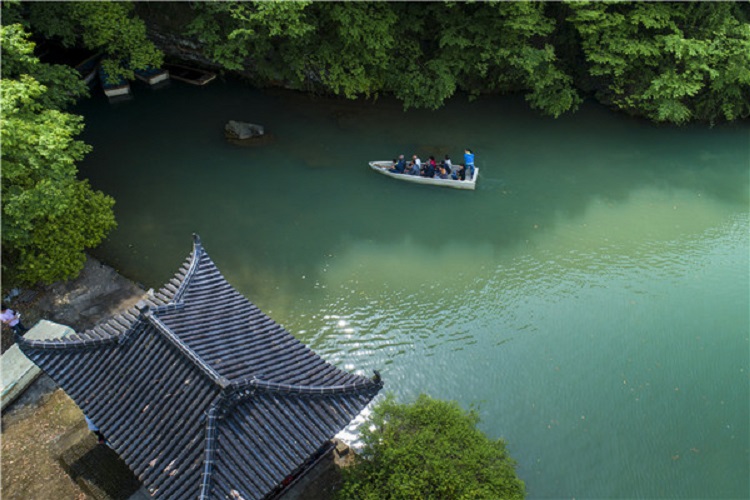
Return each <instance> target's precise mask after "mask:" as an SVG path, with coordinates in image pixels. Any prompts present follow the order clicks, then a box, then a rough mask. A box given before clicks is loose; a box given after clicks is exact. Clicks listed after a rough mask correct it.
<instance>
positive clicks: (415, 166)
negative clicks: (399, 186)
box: [409, 155, 422, 175]
mask: <svg viewBox="0 0 750 500" xmlns="http://www.w3.org/2000/svg"><path fill="white" fill-rule="evenodd" d="M421 170H422V160H420V159H419V156H417V155H414V156H412V157H411V163H409V174H411V175H419V174H420V172H421Z"/></svg>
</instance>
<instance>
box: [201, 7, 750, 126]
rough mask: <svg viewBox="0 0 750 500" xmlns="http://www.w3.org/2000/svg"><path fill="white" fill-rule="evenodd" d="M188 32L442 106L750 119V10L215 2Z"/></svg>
mask: <svg viewBox="0 0 750 500" xmlns="http://www.w3.org/2000/svg"><path fill="white" fill-rule="evenodd" d="M191 8H192V13H191V14H192V22H191V24H190V27H189V30H188V34H190V35H193V36H195V37H196V38H197V39H198V40H199V41H200V42H201V43H203V44H205V47H206V54H207V55H208V56H209V58H210V59H211V60H212V61H214V62H216V63H218V64H220V65H222V66H224V67H225V68H227V69H232V70H238V69H244V70H249V71H251V72H254V73H255V74H256V75H257V76H258V78H259V80H260V81H261V82H266V83H268V82H284V84H285V85H287V86H290V87H293V88H299V89H302V90H311V89H317V90H321V91H325V92H331V93H334V94H338V95H342V96H345V97H349V98H355V97H359V96H365V97H372V96H377V95H379V94H382V93H392V94H393V95H395V96H396V97H397V98H398V99H400V100H401V101H402V102H403V104H404V107H406V108H410V107H424V108H432V109H435V108H438V107H440V106H442V105H443V103H444V102H445V100H446V99H448V98H450V97H451V96H452V95H454V94H455V93H456V92H457V91H461V92H465V93H468V94H469V95H478V94H480V93H486V92H498V93H508V92H521V93H523V94H524V95H525V97H526V99H527V101H528V102H529V104H530V105H531V106H532V107H534V108H535V109H537V110H539V111H540V112H542V113H545V114H549V115H552V116H559V115H560V114H562V113H565V112H569V111H574V110H575V109H576V108H577V106H578V105H579V104H580V102H581V101H582V99H583V98H585V97H588V96H592V97H594V98H595V99H598V100H599V101H601V102H604V103H606V104H608V105H610V106H613V107H615V108H616V109H619V110H622V111H625V112H627V113H630V114H635V115H642V116H645V117H648V118H649V119H651V120H654V121H658V122H670V123H677V124H680V123H685V122H687V121H691V120H701V121H710V122H714V121H718V120H736V119H741V118H747V117H748V116H750V97H749V96H750V7H749V4H748V3H747V2H718V3H717V2H620V1H611V2H581V1H567V2H335V3H329V2H296V3H288V2H212V3H199V4H196V5H194V6H193V7H191Z"/></svg>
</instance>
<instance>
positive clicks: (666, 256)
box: [81, 82, 750, 498]
mask: <svg viewBox="0 0 750 500" xmlns="http://www.w3.org/2000/svg"><path fill="white" fill-rule="evenodd" d="M135 90H136V91H137V90H138V89H135ZM186 102H189V103H190V106H186V105H185V103H186ZM81 111H82V112H83V113H84V114H85V115H86V117H87V124H88V125H87V132H86V136H85V139H86V140H87V141H88V142H90V143H91V144H93V145H94V148H95V151H94V154H92V155H91V157H90V158H89V159H88V160H87V161H86V164H85V165H84V168H83V173H84V175H86V176H88V177H90V178H91V179H92V183H93V184H94V185H95V186H96V187H97V188H99V189H103V190H105V191H107V192H109V193H111V194H113V195H114V196H115V197H116V199H117V207H116V210H117V216H118V220H119V223H120V227H119V229H118V230H117V232H115V233H114V234H113V235H112V237H111V238H110V240H109V241H108V242H107V244H106V245H104V247H103V248H102V249H101V250H100V251H99V252H98V255H99V256H101V257H103V258H104V259H105V260H107V261H108V262H112V263H114V264H115V265H116V266H117V267H118V268H119V269H120V270H122V271H123V272H124V273H126V274H127V275H129V276H131V277H133V278H135V279H137V280H138V281H141V282H143V283H145V284H147V285H149V286H160V285H161V284H163V283H164V282H166V281H167V280H168V279H169V277H170V276H171V273H173V272H174V270H175V269H176V268H177V267H178V265H179V263H181V262H182V260H183V259H184V257H185V254H186V253H187V251H188V249H189V241H190V234H191V233H192V232H198V233H200V234H201V237H202V239H203V242H204V244H205V246H206V248H207V250H208V251H209V253H210V255H211V256H212V258H213V259H214V260H215V261H216V263H217V264H218V266H219V268H220V269H221V270H222V272H223V273H224V275H225V276H226V277H227V279H228V280H229V281H230V282H231V283H232V284H233V285H235V286H236V287H237V288H238V289H239V290H240V291H241V292H242V293H244V294H245V295H247V296H248V297H249V298H250V299H251V300H252V301H253V302H255V303H256V304H257V305H258V306H259V307H261V308H262V309H263V310H264V311H265V312H267V313H268V314H269V315H271V316H272V317H273V318H274V319H275V320H277V321H278V322H280V323H282V324H284V325H285V326H286V327H287V328H288V329H289V330H290V331H292V332H293V333H295V334H296V335H297V336H299V337H300V339H302V340H303V341H304V342H306V343H307V344H309V345H310V347H312V348H313V349H315V350H316V351H317V352H319V353H320V354H321V355H323V356H324V357H325V358H326V359H328V360H329V361H331V362H333V363H335V364H337V365H338V366H341V367H346V369H349V370H353V371H357V372H361V373H367V374H369V373H372V370H373V369H378V370H380V371H381V372H382V374H383V378H384V380H385V381H386V384H387V389H388V390H392V391H394V392H396V394H397V395H399V396H400V397H404V398H407V397H409V396H413V395H416V394H417V393H419V392H427V393H430V394H432V395H434V396H436V397H442V398H447V399H456V400H458V401H459V402H461V403H462V404H463V405H464V406H469V405H477V406H479V408H480V411H481V415H482V417H483V424H482V425H483V428H484V430H485V431H486V432H487V433H488V434H490V435H491V436H493V437H499V436H505V437H507V438H508V439H509V440H510V445H511V451H512V452H513V454H514V456H516V457H517V458H518V459H519V463H520V472H521V475H522V477H523V478H524V479H525V480H526V481H527V486H528V489H529V493H530V496H532V497H562V496H565V497H574V496H579V497H589V498H591V497H601V498H603V497H639V496H640V497H669V496H701V497H704V496H725V497H731V496H742V495H743V494H745V493H746V492H747V490H748V488H747V487H748V484H747V475H746V472H747V470H748V448H749V446H748V441H749V439H750V437H749V436H748V430H747V425H746V423H747V421H748V419H749V418H750V417H749V415H748V411H749V410H748V407H750V405H748V397H747V395H748V391H749V390H750V381H749V380H748V372H749V371H750V367H749V366H748V360H747V356H746V353H747V352H748V347H749V344H748V330H750V320H749V319H748V310H747V304H748V302H749V301H750V298H749V297H748V293H749V291H748V290H750V282H749V281H750V279H749V278H748V273H747V269H748V253H749V252H750V245H749V244H748V234H749V230H750V229H749V228H750V224H749V222H748V207H747V205H748V187H750V182H749V181H750V180H749V175H748V172H749V169H748V163H747V158H748V152H749V151H750V135H748V133H747V132H748V129H747V126H746V125H742V126H733V127H716V128H713V129H705V128H702V127H684V128H679V129H674V128H661V127H656V126H653V125H650V124H646V123H642V122H639V121H637V120H630V119H625V118H622V117H618V116H614V115H612V114H610V113H608V112H606V110H603V109H602V108H600V107H598V106H593V105H586V106H584V108H583V110H582V111H581V112H580V113H578V114H576V115H574V116H571V117H565V118H563V119H560V120H549V119H543V118H540V117H538V116H536V115H534V114H533V113H531V112H529V111H528V110H527V109H526V107H525V104H523V102H522V100H519V99H481V100H480V101H479V102H477V103H473V104H468V103H466V102H465V101H463V100H462V99H456V100H454V101H453V102H451V103H450V104H449V106H448V107H447V108H446V109H444V110H441V111H439V112H428V111H414V112H408V113H404V112H403V111H401V109H400V108H399V107H398V106H396V105H394V103H392V102H389V101H387V100H383V101H379V102H378V103H377V105H364V106H363V105H361V104H354V103H350V102H346V101H338V100H336V101H331V100H326V99H317V100H313V101H311V100H308V99H306V98H304V97H301V96H299V95H295V94H288V93H273V94H264V93H261V92H259V91H248V90H247V89H246V88H243V87H242V86H240V85H238V84H235V83H232V82H228V83H226V84H222V85H214V86H213V87H211V88H206V89H194V88H190V87H187V86H177V85H176V86H174V87H173V88H170V89H168V90H166V91H165V92H162V93H158V94H155V93H143V92H142V93H137V94H136V99H135V100H134V101H133V102H130V103H127V105H125V106H119V107H117V108H116V109H113V108H110V107H108V106H107V105H106V102H101V101H91V102H88V103H85V104H83V105H82V106H81ZM144 117H148V119H145V118H144ZM228 119H246V120H249V121H252V122H254V123H261V124H263V125H264V126H265V127H266V129H267V130H269V131H271V132H273V133H274V135H275V137H276V141H275V142H273V143H272V144H270V145H268V146H267V147H263V148H236V147H232V146H231V145H228V144H226V143H225V142H224V140H223V137H222V133H221V131H222V130H223V125H224V123H225V122H226V121H227V120H228ZM123 123H126V124H132V123H137V124H138V126H137V127H127V130H129V131H130V132H129V133H128V134H127V135H123V134H120V133H114V132H113V131H119V130H122V129H123V126H122V124H123ZM414 123H449V124H450V126H446V127H436V126H425V127H419V126H416V127H415V126H414ZM466 146H470V147H472V149H474V150H475V151H476V153H477V159H478V161H480V162H481V165H482V167H483V170H482V172H483V175H482V177H481V178H480V179H479V183H478V189H477V191H475V192H468V193H463V192H458V191H452V190H447V189H425V188H424V186H414V185H409V184H406V183H399V182H396V181H393V180H391V179H387V178H385V177H384V176H379V175H374V174H372V172H370V171H369V169H368V168H367V161H368V160H373V159H383V158H385V159H387V158H389V157H393V156H395V155H397V154H399V153H405V154H409V153H411V152H417V153H419V154H422V155H427V154H435V155H436V156H437V155H442V154H443V153H445V152H447V153H449V154H452V155H453V156H459V153H460V151H461V150H462V149H463V148H464V147H466ZM452 148H454V149H455V150H453V149H452ZM443 150H445V151H443ZM693 449H697V450H699V451H698V452H694V451H692V450H693ZM675 456H676V457H678V458H676V459H675V458H673V457H675ZM717 485H719V486H717Z"/></svg>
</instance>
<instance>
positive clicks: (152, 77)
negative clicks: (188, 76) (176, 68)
mask: <svg viewBox="0 0 750 500" xmlns="http://www.w3.org/2000/svg"><path fill="white" fill-rule="evenodd" d="M135 77H136V78H138V79H139V80H140V81H142V82H145V83H148V84H149V85H157V84H159V83H162V82H166V81H167V80H169V71H167V70H161V71H151V72H139V71H136V72H135Z"/></svg>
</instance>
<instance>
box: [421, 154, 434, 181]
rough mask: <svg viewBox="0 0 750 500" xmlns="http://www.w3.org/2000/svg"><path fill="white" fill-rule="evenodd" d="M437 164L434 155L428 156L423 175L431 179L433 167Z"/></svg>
mask: <svg viewBox="0 0 750 500" xmlns="http://www.w3.org/2000/svg"><path fill="white" fill-rule="evenodd" d="M436 166H437V164H436V163H435V157H434V156H430V159H429V160H428V161H427V165H426V166H425V168H424V176H425V177H427V178H428V179H432V178H433V177H435V167H436Z"/></svg>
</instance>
